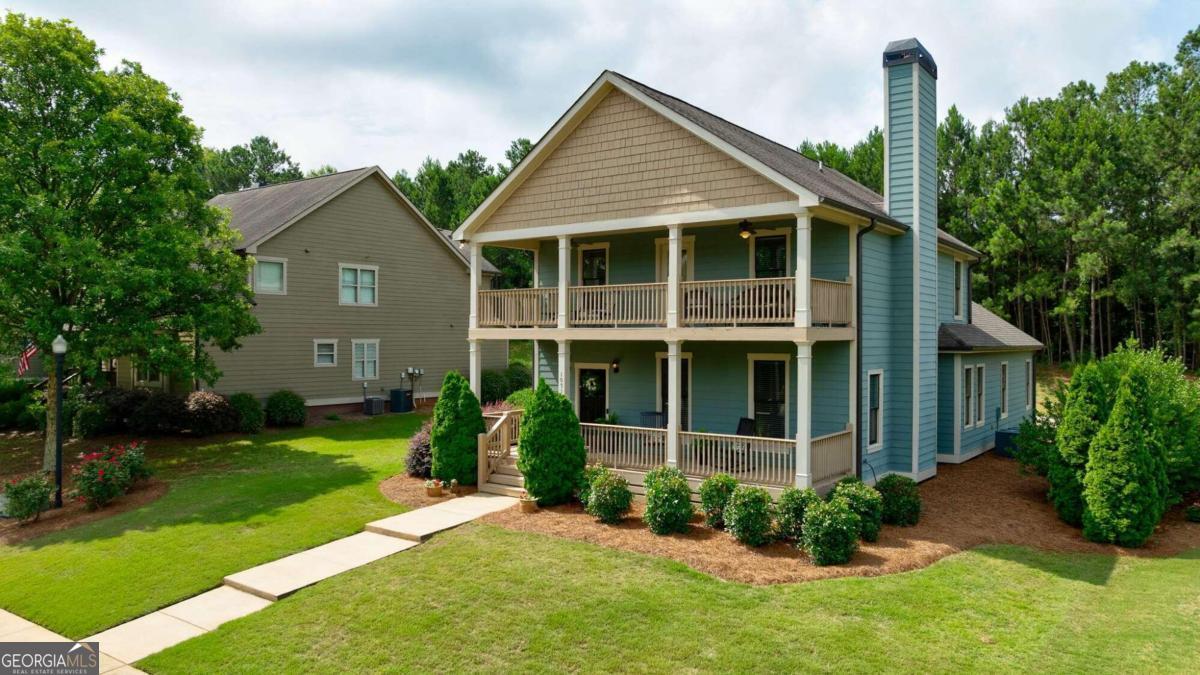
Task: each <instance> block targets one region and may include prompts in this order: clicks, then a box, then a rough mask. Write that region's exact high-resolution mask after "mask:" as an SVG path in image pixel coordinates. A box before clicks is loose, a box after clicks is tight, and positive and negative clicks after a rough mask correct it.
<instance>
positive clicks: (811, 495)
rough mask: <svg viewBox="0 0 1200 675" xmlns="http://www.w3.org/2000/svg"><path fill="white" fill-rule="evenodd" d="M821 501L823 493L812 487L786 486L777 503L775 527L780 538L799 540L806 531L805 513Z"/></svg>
mask: <svg viewBox="0 0 1200 675" xmlns="http://www.w3.org/2000/svg"><path fill="white" fill-rule="evenodd" d="M819 501H821V495H819V494H817V491H816V490H814V489H812V488H805V489H803V490H801V489H799V488H794V487H790V488H784V490H783V493H782V494H780V495H779V502H778V503H777V504H776V505H775V513H776V518H775V520H776V522H775V529H776V531H777V532H778V533H779V536H780V538H782V539H787V540H789V541H799V540H800V534H801V532H803V531H804V514H805V512H806V511H808V509H809V507H810V506H812V505H813V504H816V503H817V502H819Z"/></svg>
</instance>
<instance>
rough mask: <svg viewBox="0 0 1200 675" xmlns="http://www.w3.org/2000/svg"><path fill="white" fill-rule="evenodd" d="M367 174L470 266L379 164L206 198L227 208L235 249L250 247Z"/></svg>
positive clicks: (492, 270) (447, 235) (492, 271)
mask: <svg viewBox="0 0 1200 675" xmlns="http://www.w3.org/2000/svg"><path fill="white" fill-rule="evenodd" d="M368 176H378V177H380V178H381V179H382V180H383V182H384V183H385V184H386V185H387V186H388V187H389V188H391V190H390V191H391V193H392V194H393V196H395V197H397V198H398V199H399V200H400V201H401V202H402V203H403V204H404V206H405V207H406V208H408V209H409V210H410V211H411V212H412V213H413V214H414V215H415V216H416V218H417V221H418V222H420V223H421V224H422V225H424V226H425V227H427V228H429V229H430V230H432V231H433V232H434V233H435V234H437V238H438V241H441V242H442V243H444V244H445V245H446V247H447V248H448V249H450V251H451V252H453V253H454V255H455V256H456V257H457V258H458V259H459V260H460V261H461V262H462V263H463V264H464V265H467V266H468V267H469V266H470V261H469V259H468V258H467V253H466V251H464V250H463V247H462V246H461V245H459V244H457V243H455V242H454V241H452V240H451V239H450V233H449V232H448V231H446V230H442V229H441V228H438V227H435V226H434V225H433V224H432V223H430V222H429V221H428V220H427V219H426V218H425V215H424V214H422V213H421V211H420V209H418V208H417V207H416V206H414V205H413V204H412V202H410V201H409V200H408V198H407V197H405V196H404V193H402V192H400V190H399V188H397V187H396V186H395V184H394V183H392V181H391V179H390V178H388V177H387V174H385V173H384V172H383V170H382V169H380V168H379V167H378V166H368V167H363V168H361V169H352V170H350V171H339V172H337V173H331V174H326V175H324V176H315V177H313V178H302V179H300V180H294V181H288V182H286V183H275V184H273V185H266V186H263V187H257V188H250V189H247V190H239V191H237V192H226V193H224V194H219V195H217V196H216V197H213V198H212V199H210V200H208V203H209V205H210V206H216V207H219V208H223V209H228V210H229V226H230V227H232V228H233V229H235V230H237V231H238V232H240V233H241V235H242V241H241V243H240V244H239V245H238V250H243V251H244V250H250V249H253V247H256V246H258V245H259V244H262V243H263V242H265V241H267V240H268V239H270V238H271V237H273V236H275V235H276V234H279V233H280V232H282V231H284V230H286V229H287V228H288V227H290V226H291V225H292V224H293V223H295V222H297V221H299V220H300V219H301V218H303V217H304V216H307V215H308V214H309V213H312V212H313V211H315V210H316V209H318V208H320V207H321V206H323V205H325V204H326V203H328V202H329V201H330V200H332V199H333V198H334V197H337V196H338V195H340V194H341V193H343V192H345V191H346V190H348V189H350V188H351V187H353V186H355V185H357V184H358V183H359V182H361V181H362V180H364V179H366V178H367V177H368ZM483 271H484V272H487V273H490V274H497V273H499V271H500V270H498V269H496V267H495V266H494V265H492V264H491V263H489V262H487V261H486V260H485V261H484V264H483Z"/></svg>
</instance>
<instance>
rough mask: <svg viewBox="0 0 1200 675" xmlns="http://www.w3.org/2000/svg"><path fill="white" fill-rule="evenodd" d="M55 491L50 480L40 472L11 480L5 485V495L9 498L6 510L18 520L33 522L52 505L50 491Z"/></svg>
mask: <svg viewBox="0 0 1200 675" xmlns="http://www.w3.org/2000/svg"><path fill="white" fill-rule="evenodd" d="M53 491H54V486H53V485H51V484H50V480H49V479H48V478H46V476H45V475H43V474H40V473H36V474H34V475H32V476H27V477H25V478H22V479H20V480H12V481H9V482H8V484H7V485H5V486H4V496H5V497H7V498H8V505H7V506H6V507H5V511H6V512H7V514H8V515H9V516H12V517H13V518H16V519H17V522H21V523H31V522H33V521H35V520H37V519H38V517H40V516H41V515H42V511H45V510H46V509H47V508H49V507H50V493H51V492H53Z"/></svg>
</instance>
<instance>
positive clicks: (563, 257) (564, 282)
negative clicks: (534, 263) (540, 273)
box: [558, 235, 571, 329]
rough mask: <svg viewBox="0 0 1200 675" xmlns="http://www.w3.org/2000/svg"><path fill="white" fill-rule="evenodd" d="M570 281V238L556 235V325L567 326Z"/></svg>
mask: <svg viewBox="0 0 1200 675" xmlns="http://www.w3.org/2000/svg"><path fill="white" fill-rule="evenodd" d="M570 282H571V238H570V237H568V236H566V235H559V237H558V327H559V328H560V329H562V328H566V327H567V289H568V286H569V285H570Z"/></svg>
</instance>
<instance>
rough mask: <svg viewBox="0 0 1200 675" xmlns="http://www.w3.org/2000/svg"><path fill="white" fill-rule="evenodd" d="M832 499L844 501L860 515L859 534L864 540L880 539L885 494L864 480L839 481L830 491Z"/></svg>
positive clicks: (830, 498) (855, 513)
mask: <svg viewBox="0 0 1200 675" xmlns="http://www.w3.org/2000/svg"><path fill="white" fill-rule="evenodd" d="M829 500H830V501H838V500H841V501H844V502H846V506H848V507H850V510H851V511H853V512H854V515H856V516H858V527H859V535H861V536H862V538H863V540H864V541H876V540H878V539H879V530H880V528H881V527H882V525H883V495H881V494H879V491H878V490H876V489H875V488H873V487H871V486H870V485H867V484H866V483H863V482H862V481H856V482H850V481H838V483H837V485H834V486H833V491H832V492H830V493H829Z"/></svg>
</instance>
